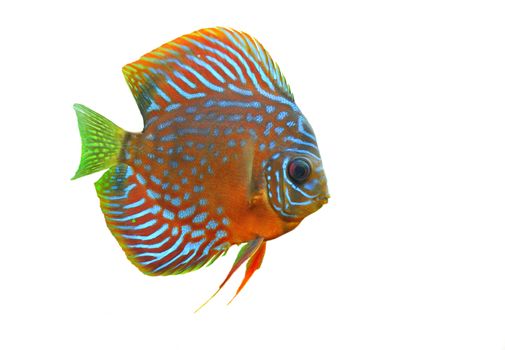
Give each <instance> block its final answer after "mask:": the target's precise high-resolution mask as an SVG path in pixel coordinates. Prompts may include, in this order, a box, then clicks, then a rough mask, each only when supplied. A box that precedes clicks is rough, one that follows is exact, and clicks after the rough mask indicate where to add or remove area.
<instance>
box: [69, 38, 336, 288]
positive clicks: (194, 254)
mask: <svg viewBox="0 0 505 350" xmlns="http://www.w3.org/2000/svg"><path fill="white" fill-rule="evenodd" d="M123 73H124V76H125V79H126V82H127V83H128V86H129V87H130V90H131V91H132V94H133V96H134V98H135V100H136V102H137V105H138V107H139V109H140V112H141V114H142V116H143V119H144V128H143V130H142V131H141V132H139V133H132V132H126V131H124V130H122V129H121V128H120V127H118V126H116V125H115V124H113V123H112V122H110V121H109V120H107V119H106V118H105V117H103V116H101V115H99V114H98V113H96V112H93V111H92V110H90V109H89V108H87V107H84V106H82V105H75V106H74V108H75V110H76V112H77V116H78V120H79V130H80V133H81V137H82V140H83V143H82V157H81V164H80V166H79V169H78V171H77V173H76V175H75V176H74V178H78V177H81V176H84V175H88V174H90V173H93V172H96V171H99V170H101V169H108V171H107V172H106V173H105V174H104V175H103V176H102V177H101V178H100V180H99V181H98V182H97V183H96V185H95V187H96V190H97V193H98V196H99V198H100V205H101V208H102V211H103V214H104V216H105V220H106V223H107V226H108V227H109V229H110V231H111V232H112V234H113V235H114V237H115V238H116V239H117V241H118V243H119V245H120V246H121V247H122V249H123V250H124V251H125V254H126V256H127V257H128V259H129V260H130V261H131V262H132V263H133V264H134V265H135V266H136V267H137V268H139V269H140V270H141V271H142V272H144V273H145V274H148V275H171V274H177V273H184V272H189V271H193V270H195V269H198V268H200V267H202V266H204V265H206V264H210V263H212V262H213V261H215V259H217V258H218V257H219V256H221V255H223V254H225V253H226V251H227V250H228V248H229V247H230V246H231V245H234V244H242V243H245V245H244V246H243V247H242V249H241V250H240V252H239V254H238V256H237V259H236V260H235V263H234V264H233V267H232V269H231V270H230V272H229V274H228V276H227V277H226V279H225V280H224V282H223V283H222V284H221V286H220V287H219V289H220V288H221V287H222V286H223V285H224V284H225V283H226V281H228V279H229V278H230V277H231V275H232V274H233V273H234V272H235V271H236V270H237V269H238V267H239V266H240V265H241V264H242V263H244V262H246V261H248V263H247V268H246V275H245V277H244V280H243V281H242V284H241V285H240V287H239V289H238V290H237V293H236V294H238V292H239V291H240V290H241V289H242V288H243V286H244V285H245V284H246V283H247V281H248V280H249V278H250V277H251V275H252V274H253V273H254V271H256V270H257V269H258V268H259V267H260V266H261V263H262V261H263V256H264V254H265V247H266V241H268V240H271V239H274V238H276V237H278V236H280V235H282V234H284V233H286V232H289V231H290V230H292V229H294V228H295V227H296V226H297V225H298V224H299V223H300V222H301V221H302V220H303V218H305V217H306V216H307V215H309V214H311V213H313V212H315V211H316V210H318V209H319V208H320V207H321V206H322V205H323V204H324V203H326V201H327V199H328V197H329V195H328V190H327V186H326V177H325V175H324V171H323V170H322V169H323V168H322V163H321V157H320V155H319V150H318V147H317V143H316V139H315V136H314V132H313V130H312V128H311V127H310V125H309V123H308V121H307V119H306V118H305V116H304V115H303V114H302V113H301V111H300V110H299V108H298V107H297V106H296V104H295V102H294V98H293V95H292V93H291V90H290V88H289V85H288V84H287V82H286V80H285V78H284V76H283V75H282V73H281V72H280V69H279V67H278V66H277V64H276V63H275V62H274V61H273V60H272V59H271V57H270V55H269V54H268V53H267V52H266V50H265V49H264V48H263V46H262V45H261V44H260V43H259V42H258V41H257V40H255V39H254V38H252V37H251V36H249V35H248V34H245V33H243V32H239V31H236V30H233V29H228V28H208V29H202V30H199V31H196V32H193V33H191V34H188V35H184V36H182V37H179V38H177V39H175V40H173V41H171V42H169V43H166V44H164V45H163V46H161V47H159V48H157V49H155V50H153V51H151V52H149V53H147V54H145V55H144V56H142V57H141V58H140V59H139V60H137V61H135V62H133V63H130V64H128V65H126V66H124V67H123ZM98 141H99V142H98ZM297 167H298V168H297ZM293 169H294V170H293ZM300 174H301V175H300ZM302 175H303V176H304V177H303V178H300V176H302ZM219 289H218V290H219ZM216 293H217V292H216Z"/></svg>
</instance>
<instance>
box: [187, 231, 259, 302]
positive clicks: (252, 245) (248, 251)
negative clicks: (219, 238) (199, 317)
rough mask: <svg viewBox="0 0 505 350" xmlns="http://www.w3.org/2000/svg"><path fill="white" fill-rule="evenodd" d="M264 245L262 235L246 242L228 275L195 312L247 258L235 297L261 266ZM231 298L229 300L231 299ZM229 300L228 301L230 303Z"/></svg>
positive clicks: (222, 285) (213, 295)
mask: <svg viewBox="0 0 505 350" xmlns="http://www.w3.org/2000/svg"><path fill="white" fill-rule="evenodd" d="M265 247H266V242H265V241H264V239H263V237H258V238H256V239H254V240H252V241H249V242H247V243H246V244H245V245H244V246H243V247H242V248H241V249H240V251H239V253H238V255H237V258H236V259H235V262H234V263H233V266H232V267H231V270H230V272H228V275H227V276H226V278H225V279H224V281H223V282H222V283H221V285H220V286H219V288H218V289H217V291H216V292H215V293H214V294H212V296H211V297H210V298H209V299H208V300H207V301H206V302H205V303H203V304H202V305H201V306H200V307H199V308H198V309H196V311H195V312H198V311H199V310H200V309H201V308H203V307H204V306H205V305H207V303H208V302H209V301H211V300H212V298H214V297H215V296H216V295H217V293H219V291H220V290H221V288H223V287H224V285H225V284H226V282H228V280H229V279H230V277H231V276H232V275H233V274H234V273H235V271H237V269H238V268H239V267H240V266H241V265H242V264H243V263H244V262H246V261H247V260H249V262H248V263H247V270H246V273H245V276H244V279H243V280H242V283H241V284H240V287H239V288H238V289H237V292H236V293H235V296H234V297H233V299H235V297H236V296H237V295H238V293H239V292H240V291H241V290H242V288H243V287H244V286H245V285H246V283H247V281H248V280H249V278H251V276H252V274H253V273H254V271H256V270H257V269H259V267H260V266H261V262H262V261H263V256H264V255H265ZM233 299H232V300H231V301H233ZM231 301H230V303H231Z"/></svg>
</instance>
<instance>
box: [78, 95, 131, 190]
mask: <svg viewBox="0 0 505 350" xmlns="http://www.w3.org/2000/svg"><path fill="white" fill-rule="evenodd" d="M74 109H75V112H76V113H77V120H78V122H79V132H80V134H81V141H82V151H81V163H80V164H79V169H77V172H76V173H75V175H74V177H73V178H72V180H75V179H77V178H79V177H81V176H85V175H89V174H92V173H94V172H97V171H100V170H104V169H108V168H110V167H111V166H113V165H115V164H117V162H118V157H119V154H120V152H121V146H122V145H123V140H124V138H125V135H126V131H124V130H123V129H121V128H120V127H119V126H117V125H116V124H114V123H113V122H111V121H110V120H108V119H107V118H105V117H104V116H102V115H100V114H98V113H96V112H94V111H92V110H91V109H89V108H88V107H86V106H83V105H80V104H75V105H74Z"/></svg>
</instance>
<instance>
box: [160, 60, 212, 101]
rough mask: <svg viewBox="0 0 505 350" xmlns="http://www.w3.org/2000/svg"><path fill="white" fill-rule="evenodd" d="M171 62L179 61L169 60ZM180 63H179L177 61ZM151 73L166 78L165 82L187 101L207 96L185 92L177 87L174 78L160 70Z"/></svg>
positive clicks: (201, 93)
mask: <svg viewBox="0 0 505 350" xmlns="http://www.w3.org/2000/svg"><path fill="white" fill-rule="evenodd" d="M169 61H177V60H169ZM177 62H178V61H177ZM151 71H152V72H153V73H154V74H160V75H162V76H163V77H164V78H165V81H166V82H167V83H168V84H169V85H170V86H171V87H173V88H174V90H175V91H177V93H179V94H180V95H181V96H182V97H184V98H185V99H187V100H191V99H193V98H200V97H204V96H205V94H204V93H203V92H198V93H195V94H190V93H189V92H186V91H184V90H183V89H182V88H181V87H180V86H179V85H177V84H176V83H175V82H174V81H173V80H172V78H170V77H169V76H168V75H167V74H166V73H165V72H163V71H162V70H160V69H153V68H151Z"/></svg>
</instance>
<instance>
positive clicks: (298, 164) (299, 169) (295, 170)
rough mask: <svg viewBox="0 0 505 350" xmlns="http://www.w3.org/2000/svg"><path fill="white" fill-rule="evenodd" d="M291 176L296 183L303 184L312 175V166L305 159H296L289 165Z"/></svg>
mask: <svg viewBox="0 0 505 350" xmlns="http://www.w3.org/2000/svg"><path fill="white" fill-rule="evenodd" d="M288 170H289V176H290V177H291V178H292V179H293V180H294V181H295V182H298V183H300V182H303V181H305V180H306V179H307V178H308V177H309V175H310V164H309V163H308V162H307V161H306V160H305V159H294V160H292V161H291V163H290V164H289V169H288Z"/></svg>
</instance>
